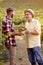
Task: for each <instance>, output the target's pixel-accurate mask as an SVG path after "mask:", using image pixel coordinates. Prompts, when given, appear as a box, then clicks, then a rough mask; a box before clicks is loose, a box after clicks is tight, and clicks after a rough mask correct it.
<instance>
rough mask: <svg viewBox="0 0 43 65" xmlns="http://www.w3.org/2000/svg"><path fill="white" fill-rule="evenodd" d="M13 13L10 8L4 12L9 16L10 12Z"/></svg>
mask: <svg viewBox="0 0 43 65" xmlns="http://www.w3.org/2000/svg"><path fill="white" fill-rule="evenodd" d="M12 11H13V9H12V8H10V7H9V8H8V9H7V10H6V12H7V14H8V15H9V14H10V12H12Z"/></svg>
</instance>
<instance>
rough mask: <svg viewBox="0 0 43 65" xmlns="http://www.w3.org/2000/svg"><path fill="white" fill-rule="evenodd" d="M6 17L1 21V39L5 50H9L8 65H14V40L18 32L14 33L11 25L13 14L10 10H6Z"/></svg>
mask: <svg viewBox="0 0 43 65" xmlns="http://www.w3.org/2000/svg"><path fill="white" fill-rule="evenodd" d="M6 13H7V16H6V17H5V18H4V19H3V21H2V35H3V36H2V38H3V42H4V44H5V46H6V48H7V49H8V50H9V53H10V65H15V58H16V46H17V45H16V40H15V35H20V34H19V33H18V32H15V30H14V28H13V23H12V21H11V19H12V18H13V15H14V14H15V12H14V11H13V9H12V8H8V9H7V11H6Z"/></svg>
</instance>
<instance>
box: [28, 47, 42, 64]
mask: <svg viewBox="0 0 43 65" xmlns="http://www.w3.org/2000/svg"><path fill="white" fill-rule="evenodd" d="M27 52H28V58H29V61H30V62H31V64H32V65H36V62H37V63H38V64H39V65H43V59H42V54H41V48H40V47H39V46H37V47H34V48H27Z"/></svg>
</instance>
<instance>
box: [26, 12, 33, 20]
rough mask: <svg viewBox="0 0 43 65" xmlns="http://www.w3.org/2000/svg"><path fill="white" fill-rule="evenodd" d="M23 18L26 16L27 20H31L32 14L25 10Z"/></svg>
mask: <svg viewBox="0 0 43 65" xmlns="http://www.w3.org/2000/svg"><path fill="white" fill-rule="evenodd" d="M25 18H26V20H27V21H31V19H32V14H31V13H30V12H26V13H25Z"/></svg>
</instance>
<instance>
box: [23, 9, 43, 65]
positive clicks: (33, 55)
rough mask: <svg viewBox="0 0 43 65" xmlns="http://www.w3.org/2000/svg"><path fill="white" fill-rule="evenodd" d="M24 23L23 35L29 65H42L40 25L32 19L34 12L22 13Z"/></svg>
mask: <svg viewBox="0 0 43 65" xmlns="http://www.w3.org/2000/svg"><path fill="white" fill-rule="evenodd" d="M24 14H25V18H26V23H25V28H26V31H25V34H26V35H27V36H26V38H27V41H26V44H27V52H28V58H29V60H30V63H31V65H36V62H37V63H38V65H43V59H42V54H41V45H40V23H39V21H38V20H36V19H35V18H34V12H33V10H31V9H27V10H25V11H24Z"/></svg>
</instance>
